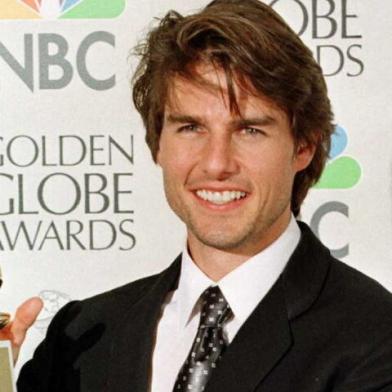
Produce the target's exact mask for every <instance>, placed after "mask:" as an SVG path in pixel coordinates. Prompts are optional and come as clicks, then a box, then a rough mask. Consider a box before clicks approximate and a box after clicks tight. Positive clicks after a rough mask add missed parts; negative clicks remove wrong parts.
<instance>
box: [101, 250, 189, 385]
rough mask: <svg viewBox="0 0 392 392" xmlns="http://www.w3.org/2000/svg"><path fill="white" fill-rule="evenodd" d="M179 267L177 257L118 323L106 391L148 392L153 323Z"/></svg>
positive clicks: (174, 281) (170, 288)
mask: <svg viewBox="0 0 392 392" xmlns="http://www.w3.org/2000/svg"><path fill="white" fill-rule="evenodd" d="M180 265H181V257H180V256H179V257H178V258H177V259H176V260H175V261H174V263H173V264H172V265H171V266H170V267H169V268H168V269H167V270H165V271H163V272H162V273H161V274H160V275H159V276H158V278H157V280H156V282H155V283H154V284H153V285H152V286H148V287H146V289H145V290H146V291H144V292H142V293H141V298H140V299H139V300H138V301H137V302H136V303H134V304H133V305H132V306H131V308H130V310H129V312H128V314H125V315H124V318H123V319H122V320H120V322H119V325H118V327H117V328H116V331H114V333H113V336H114V339H113V345H112V355H111V359H110V362H108V366H110V369H109V377H108V383H107V388H106V390H107V392H109V391H110V392H126V391H129V392H146V391H147V390H148V383H149V378H150V373H149V372H150V369H151V367H152V358H151V354H152V350H153V344H154V336H155V329H156V324H157V321H158V318H159V316H160V313H161V307H162V303H163V301H164V300H165V298H166V295H167V293H168V292H169V291H170V290H173V289H174V288H175V287H176V284H177V281H178V276H179V273H180Z"/></svg>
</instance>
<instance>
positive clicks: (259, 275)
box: [174, 216, 301, 327]
mask: <svg viewBox="0 0 392 392" xmlns="http://www.w3.org/2000/svg"><path fill="white" fill-rule="evenodd" d="M300 236H301V232H300V229H299V227H298V224H297V222H296V221H295V219H294V217H293V216H292V217H291V220H290V223H289V225H288V226H287V228H286V230H285V231H284V232H283V233H282V234H281V235H280V237H279V238H278V239H277V240H275V241H274V242H273V243H272V244H271V245H269V246H268V247H267V248H265V249H263V250H262V251H261V252H260V253H258V254H256V255H254V256H252V257H251V258H250V259H249V260H247V261H246V262H245V263H243V264H241V265H240V266H239V267H237V268H236V269H235V270H233V271H231V272H230V273H229V274H227V275H226V276H225V277H223V278H222V279H221V280H220V281H219V282H214V281H213V280H212V279H210V278H209V277H208V276H207V275H205V274H204V273H203V272H202V271H201V270H200V269H199V268H198V267H197V266H196V264H195V263H194V262H193V260H192V258H191V256H190V255H189V252H188V249H187V246H185V247H184V250H183V253H182V262H181V274H180V279H179V283H178V289H177V290H176V292H175V293H174V295H175V297H176V302H177V304H178V316H179V323H180V326H181V327H184V326H185V325H186V324H187V323H188V322H189V321H190V320H191V318H192V317H193V316H194V315H195V313H196V310H197V309H196V307H195V305H196V303H197V300H198V299H199V297H200V295H201V294H202V292H203V291H204V290H205V289H206V288H207V287H209V286H214V285H219V287H220V289H221V290H222V293H223V295H224V296H225V298H226V300H227V302H228V303H229V305H230V307H231V309H232V311H233V313H234V317H235V318H238V320H239V322H240V323H243V322H244V321H245V320H246V319H247V318H248V317H249V316H250V314H251V313H252V311H253V310H254V309H255V308H256V306H257V304H258V303H259V302H260V301H261V299H262V298H264V296H265V295H266V294H267V292H268V291H269V289H270V288H271V287H272V286H273V284H274V283H275V282H276V280H277V279H278V277H279V275H280V274H281V273H282V271H283V269H284V267H285V266H286V264H287V262H288V260H289V258H290V256H291V254H292V253H293V252H294V249H295V248H296V246H297V245H298V242H299V240H300ZM244 282H246V285H245V284H244Z"/></svg>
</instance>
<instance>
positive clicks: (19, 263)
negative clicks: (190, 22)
mask: <svg viewBox="0 0 392 392" xmlns="http://www.w3.org/2000/svg"><path fill="white" fill-rule="evenodd" d="M269 3H270V4H272V5H273V7H274V8H275V9H276V10H277V11H278V12H280V13H281V14H282V15H283V16H284V17H285V18H286V19H287V20H288V21H289V23H290V24H291V26H292V27H293V28H294V29H295V31H296V32H298V34H299V35H301V37H302V38H303V39H304V40H305V42H306V43H307V44H308V45H309V46H310V47H311V48H312V50H313V51H314V54H315V56H316V58H317V59H318V61H319V62H320V64H321V65H322V67H323V70H324V73H325V75H326V78H327V82H328V85H329V89H330V96H331V99H332V102H333V107H334V110H335V114H336V123H337V124H338V125H337V129H336V133H335V136H334V141H333V149H332V155H331V159H330V161H329V163H328V165H327V168H326V170H325V172H324V175H323V178H322V180H321V181H320V183H319V184H318V186H317V187H316V188H314V189H312V191H311V194H310V195H309V197H308V198H307V200H306V202H305V205H304V208H303V214H302V219H303V220H305V221H306V222H308V223H310V225H311V227H312V229H313V230H314V231H315V232H316V234H317V235H318V236H319V237H320V238H321V240H322V241H323V242H324V243H325V244H326V245H327V246H329V247H330V248H331V249H332V250H333V253H334V254H335V255H336V256H337V257H339V258H340V259H342V260H343V261H344V262H346V263H348V264H350V265H352V266H354V267H356V268H357V269H359V270H361V271H363V272H365V273H366V274H368V275H370V276H372V277H374V278H375V279H376V280H378V281H380V282H381V283H382V284H383V285H384V286H386V287H387V288H389V289H390V290H392V258H391V256H392V250H391V235H392V212H391V192H392V188H391V169H392V165H391V158H392V153H391V151H392V148H391V147H392V136H391V131H392V129H391V125H392V114H391V110H390V108H389V105H388V104H389V103H390V102H391V98H392V93H391V89H390V86H391V85H392V74H391V71H390V70H391V69H392V53H391V49H390V48H391V43H390V20H389V15H390V14H391V13H392V3H391V2H386V1H384V2H374V1H372V0H361V1H357V0H313V1H312V0H275V1H269ZM206 4H207V2H206V1H204V0H188V1H187V2H183V1H181V2H180V1H178V0H177V1H176V0H144V1H136V0H128V1H126V0H110V1H105V0H41V1H36V0H1V3H0V116H1V117H0V118H1V122H0V189H1V192H0V265H1V267H2V269H3V275H4V278H5V284H4V286H3V288H2V290H1V294H0V309H1V310H3V311H4V310H8V311H11V312H13V311H15V309H16V307H17V305H18V304H20V303H21V302H22V301H23V300H24V299H26V298H28V297H30V296H34V295H39V296H41V297H42V299H43V300H44V302H45V309H44V311H43V312H42V313H41V315H40V317H39V320H38V322H37V323H36V325H35V326H34V327H33V328H32V329H31V331H30V333H29V336H28V339H27V342H26V344H25V346H24V348H23V350H22V353H21V358H20V361H19V365H18V366H19V367H20V365H21V364H22V363H24V362H25V361H26V360H27V359H28V358H30V357H31V355H32V351H33V349H34V348H35V347H36V345H37V344H38V342H39V341H40V340H41V339H42V338H43V336H44V333H45V330H46V328H47V325H48V323H49V321H50V319H51V318H52V317H53V314H54V313H55V312H56V311H57V310H58V309H59V307H60V306H62V305H63V304H64V303H66V302H67V301H69V300H71V299H77V298H83V297H87V296H91V295H94V294H96V293H98V292H101V291H104V290H108V289H111V288H113V287H115V286H118V285H121V284H124V283H126V282H129V281H132V280H135V279H136V278H139V277H141V276H144V275H148V274H151V273H154V272H157V271H159V270H161V269H163V268H164V267H166V266H167V265H168V264H169V263H170V262H171V261H172V260H173V258H174V257H175V256H176V255H177V253H178V252H179V250H180V249H181V247H182V245H183V241H184V238H185V232H184V228H183V227H182V224H181V223H179V222H178V220H177V219H176V218H175V217H174V215H173V214H172V213H171V212H170V210H169V209H168V207H167V205H166V202H165V199H164V195H163V191H162V184H161V177H160V171H159V169H158V168H157V167H156V166H155V165H154V164H153V162H152V159H151V158H150V155H149V151H148V150H147V148H146V146H145V145H144V129H143V127H142V124H141V121H140V119H139V117H138V115H137V113H136V112H135V111H134V109H133V108H132V105H131V99H130V90H129V79H130V75H131V74H132V70H133V69H134V67H135V59H134V57H133V56H132V54H131V55H129V53H130V50H131V48H132V47H133V46H134V45H135V44H136V43H137V42H138V41H139V40H140V39H142V37H143V36H144V34H145V32H146V31H147V30H148V28H149V27H151V26H152V25H154V23H156V20H155V22H154V17H162V16H163V15H164V14H165V13H166V11H167V10H169V9H176V10H178V11H180V12H189V11H191V10H195V9H198V8H200V7H202V6H204V5H206ZM19 367H18V368H17V371H18V369H19Z"/></svg>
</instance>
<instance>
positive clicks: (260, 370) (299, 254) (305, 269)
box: [205, 222, 330, 392]
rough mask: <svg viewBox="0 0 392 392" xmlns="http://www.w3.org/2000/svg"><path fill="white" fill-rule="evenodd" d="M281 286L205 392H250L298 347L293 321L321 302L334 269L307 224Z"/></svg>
mask: <svg viewBox="0 0 392 392" xmlns="http://www.w3.org/2000/svg"><path fill="white" fill-rule="evenodd" d="M299 225H300V228H301V232H302V233H301V240H300V243H299V244H298V246H297V248H296V250H295V251H294V253H293V255H292V256H291V257H290V260H289V262H288V263H287V266H286V268H285V270H284V271H283V273H282V275H281V276H280V278H279V279H278V281H277V282H276V283H275V284H274V286H273V287H272V288H271V290H270V291H269V293H268V294H267V295H266V296H265V297H264V298H263V299H262V301H261V302H260V303H259V305H258V306H257V307H256V309H255V310H254V312H253V313H252V314H251V316H250V317H249V318H248V320H247V321H246V322H245V323H244V325H243V326H242V327H241V328H240V330H239V331H238V333H237V335H236V337H235V338H234V340H233V341H232V343H231V344H230V345H229V347H228V349H227V351H226V353H225V354H224V356H223V358H222V360H221V362H220V363H219V366H218V367H217V368H216V370H215V371H214V373H213V374H212V377H211V379H210V381H209V383H208V384H207V387H206V390H205V392H221V391H225V392H238V391H241V392H251V391H254V390H255V389H256V387H257V385H259V384H260V383H262V381H263V379H264V378H265V377H266V376H267V375H268V373H269V372H270V371H271V370H272V369H273V368H274V367H275V366H276V365H277V363H278V362H279V360H281V359H282V358H283V357H284V356H285V355H287V354H288V353H289V352H290V348H291V346H292V345H293V344H295V336H292V333H291V326H290V323H291V320H292V319H294V318H295V317H298V316H300V315H301V314H302V313H303V312H305V311H306V310H308V309H309V308H310V307H311V306H312V304H313V303H314V301H315V300H316V299H317V297H318V295H319V293H320V291H321V289H322V287H323V283H324V281H325V278H326V276H327V273H328V269H329V266H330V263H329V261H328V260H329V258H330V255H329V251H328V249H327V248H325V247H324V246H323V245H322V244H321V243H320V241H319V240H318V239H317V238H316V237H315V236H314V234H313V233H312V232H311V230H310V229H309V228H308V226H306V225H305V224H303V223H301V222H299Z"/></svg>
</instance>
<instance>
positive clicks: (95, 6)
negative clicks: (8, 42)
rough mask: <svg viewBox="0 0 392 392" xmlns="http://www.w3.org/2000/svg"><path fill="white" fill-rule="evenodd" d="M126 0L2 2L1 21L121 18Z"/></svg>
mask: <svg viewBox="0 0 392 392" xmlns="http://www.w3.org/2000/svg"><path fill="white" fill-rule="evenodd" d="M125 2H126V0H1V2H0V19H107V18H115V17H117V16H119V15H120V14H121V13H122V12H123V11H124V8H125Z"/></svg>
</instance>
